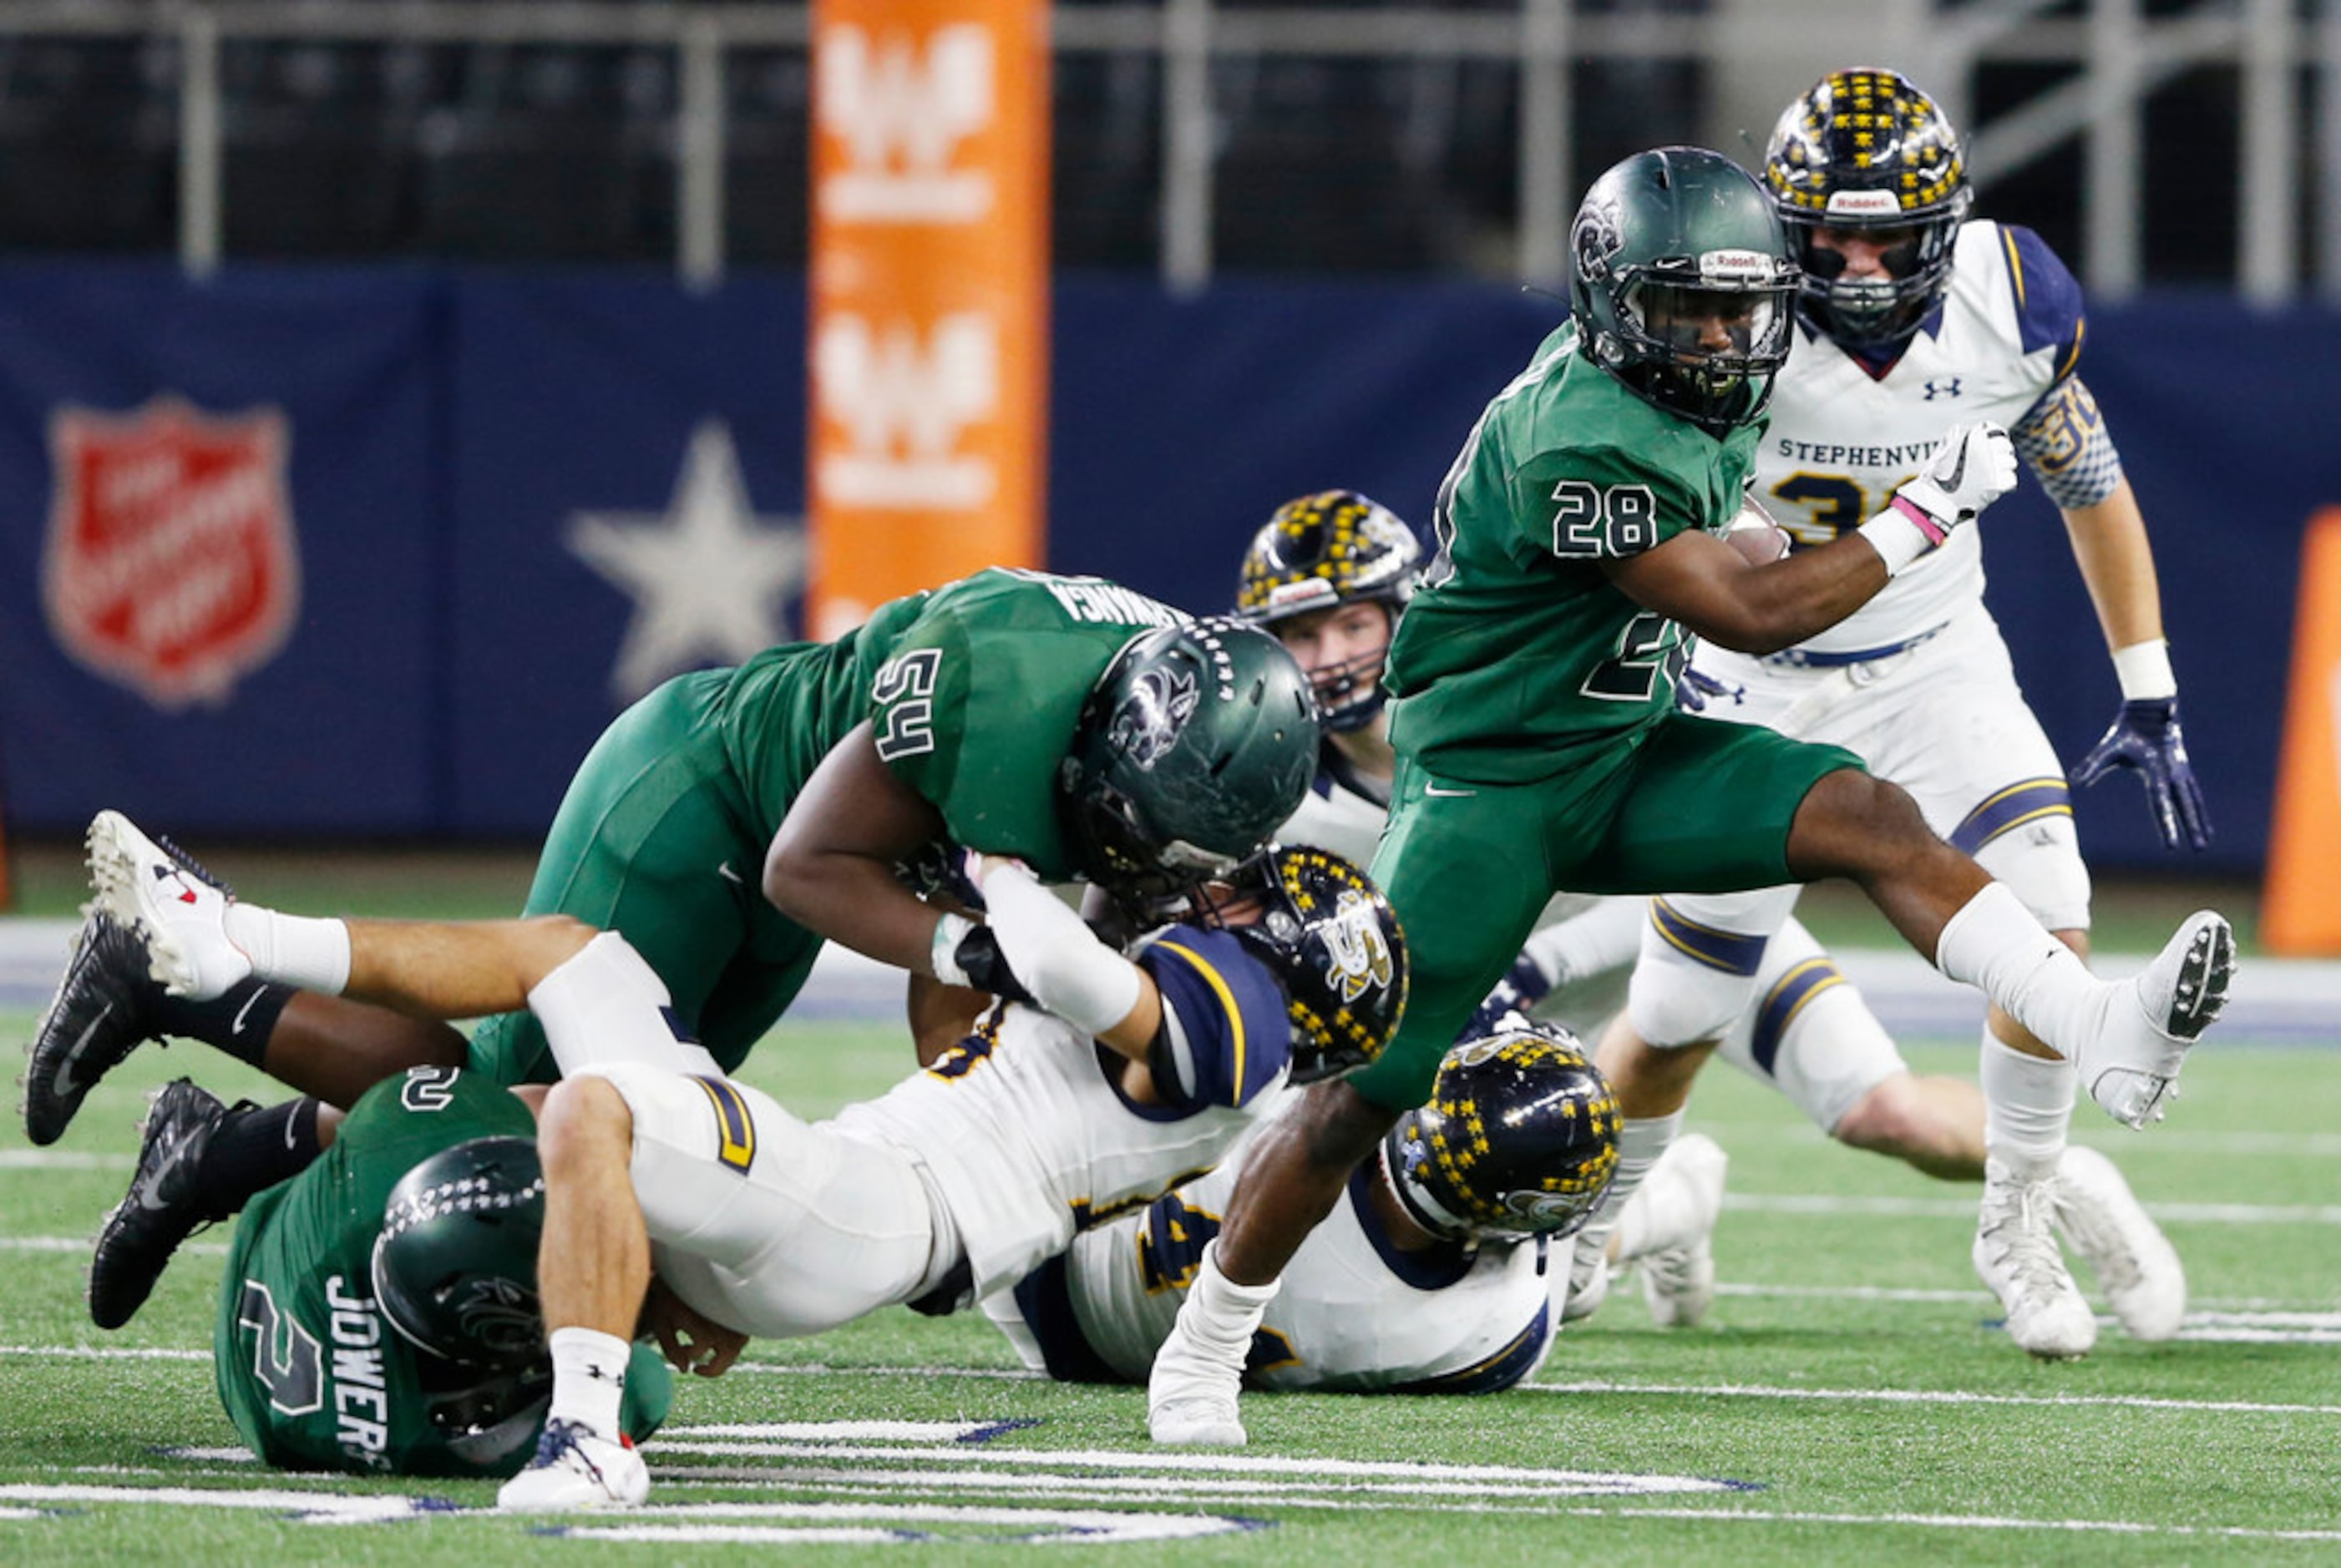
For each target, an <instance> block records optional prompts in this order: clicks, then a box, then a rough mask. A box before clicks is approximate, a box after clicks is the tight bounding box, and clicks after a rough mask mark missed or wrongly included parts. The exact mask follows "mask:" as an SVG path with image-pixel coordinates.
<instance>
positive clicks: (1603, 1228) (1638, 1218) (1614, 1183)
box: [1584, 1111, 1683, 1262]
mask: <svg viewBox="0 0 2341 1568" xmlns="http://www.w3.org/2000/svg"><path fill="white" fill-rule="evenodd" d="M1682 1124H1683V1114H1682V1112H1680V1111H1677V1112H1675V1113H1674V1114H1673V1115H1672V1116H1647V1117H1644V1118H1642V1119H1641V1120H1639V1121H1637V1120H1634V1119H1632V1118H1630V1117H1629V1118H1628V1119H1626V1120H1624V1121H1621V1122H1619V1124H1618V1174H1617V1175H1616V1176H1613V1177H1611V1178H1610V1182H1609V1196H1606V1197H1604V1198H1603V1199H1602V1200H1601V1209H1600V1212H1599V1213H1598V1214H1596V1215H1595V1216H1593V1220H1592V1223H1591V1224H1589V1225H1588V1226H1586V1227H1585V1231H1584V1235H1585V1236H1588V1237H1589V1238H1590V1239H1591V1240H1592V1242H1593V1243H1594V1245H1597V1246H1598V1245H1602V1244H1604V1243H1605V1242H1607V1240H1608V1239H1609V1235H1610V1233H1611V1232H1612V1231H1615V1232H1616V1233H1617V1238H1618V1245H1617V1249H1616V1255H1617V1257H1618V1258H1619V1260H1620V1261H1621V1262H1622V1261H1623V1260H1625V1259H1627V1258H1629V1257H1639V1256H1640V1255H1642V1252H1643V1250H1644V1234H1643V1233H1644V1231H1645V1230H1646V1228H1647V1224H1648V1216H1647V1215H1646V1212H1645V1210H1646V1207H1647V1206H1645V1205H1640V1204H1636V1203H1633V1202H1632V1201H1631V1199H1632V1198H1633V1196H1634V1193H1635V1191H1636V1189H1638V1188H1639V1187H1640V1186H1641V1185H1642V1178H1643V1177H1644V1176H1649V1174H1650V1167H1651V1166H1655V1165H1657V1164H1658V1163H1659V1156H1661V1155H1663V1154H1665V1153H1666V1152H1667V1147H1668V1146H1669V1145H1670V1144H1672V1143H1673V1142H1674V1141H1675V1135H1676V1134H1678V1133H1679V1132H1681V1131H1682Z"/></svg>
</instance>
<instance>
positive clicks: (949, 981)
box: [927, 915, 975, 986]
mask: <svg viewBox="0 0 2341 1568" xmlns="http://www.w3.org/2000/svg"><path fill="white" fill-rule="evenodd" d="M974 929H975V922H974V921H973V920H971V919H969V918H967V917H966V916H965V915H945V916H944V917H943V918H941V919H939V920H937V921H936V922H935V936H934V940H933V941H932V942H931V943H930V944H929V945H928V948H927V968H929V969H930V970H931V971H932V972H933V974H934V977H935V978H936V979H938V980H941V982H942V983H943V984H944V985H946V986H965V985H971V984H972V983H973V982H971V980H969V979H968V978H967V971H966V970H965V969H962V968H960V967H959V945H960V943H961V941H962V940H964V939H965V938H966V936H967V934H968V933H969V932H970V931H972V930H974Z"/></svg>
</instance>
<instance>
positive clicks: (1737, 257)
mask: <svg viewBox="0 0 2341 1568" xmlns="http://www.w3.org/2000/svg"><path fill="white" fill-rule="evenodd" d="M1779 264H1780V261H1779V258H1778V256H1774V255H1769V254H1767V253H1765V252H1762V251H1708V252H1705V253H1702V254H1701V255H1700V256H1699V258H1698V275H1699V276H1700V277H1701V278H1703V279H1707V280H1708V281H1710V282H1717V283H1764V282H1767V281H1768V280H1769V279H1770V278H1771V276H1772V274H1773V273H1774V272H1776V271H1778V268H1779Z"/></svg>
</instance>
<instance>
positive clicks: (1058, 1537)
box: [557, 1503, 1262, 1545]
mask: <svg viewBox="0 0 2341 1568" xmlns="http://www.w3.org/2000/svg"><path fill="white" fill-rule="evenodd" d="M625 1518H626V1521H627V1522H626V1523H623V1524H602V1523H593V1524H583V1525H571V1526H568V1527H566V1528H562V1529H559V1530H558V1531H557V1533H559V1534H560V1535H562V1536H563V1537H565V1538H567V1539H570V1540H573V1541H636V1542H652V1543H658V1542H673V1543H683V1542H735V1543H748V1544H757V1543H772V1544H795V1543H812V1542H837V1541H844V1542H862V1543H872V1544H882V1543H894V1542H903V1543H914V1542H932V1541H935V1540H937V1539H938V1536H937V1535H936V1534H935V1533H933V1532H932V1531H931V1530H913V1529H908V1528H905V1526H909V1525H913V1524H919V1523H925V1524H930V1525H944V1526H956V1527H957V1531H958V1533H953V1534H951V1535H948V1536H943V1537H941V1539H944V1540H960V1541H967V1542H975V1541H981V1540H985V1539H991V1540H1000V1541H1003V1542H1007V1541H1012V1542H1013V1543H1015V1544H1018V1545H1024V1544H1039V1543H1057V1542H1071V1541H1079V1542H1083V1543H1096V1544H1101V1545H1102V1544H1114V1543H1128V1542H1135V1541H1193V1540H1200V1539H1201V1538H1203V1537H1205V1536H1210V1535H1229V1534H1237V1533H1242V1532H1245V1531H1249V1530H1257V1529H1260V1528H1261V1527H1262V1522H1261V1521H1257V1520H1249V1519H1233V1518H1228V1517H1225V1516H1222V1515H1215V1514H1209V1513H1201V1514H1198V1513H1141V1512H1136V1511H1124V1510H1121V1509H1103V1508H984V1507H974V1506H967V1505H962V1504H958V1503H688V1504H682V1505H679V1506H677V1505H662V1504H658V1503H652V1504H651V1505H649V1506H647V1507H643V1508H636V1509H631V1510H629V1511H628V1512H627V1513H626V1515H625ZM757 1519H771V1520H803V1521H806V1522H807V1523H811V1524H814V1525H816V1526H819V1527H817V1528H813V1529H787V1528H780V1527H777V1526H773V1525H757V1524H751V1523H736V1522H737V1521H743V1520H757ZM638 1520H639V1521H643V1523H636V1521H638ZM670 1521H671V1523H670ZM854 1522H869V1523H867V1524H865V1525H864V1527H862V1528H860V1529H854V1528H850V1527H848V1528H840V1526H850V1525H851V1524H852V1523H854ZM872 1525H874V1526H876V1527H874V1528H873V1527H871V1526H872ZM888 1526H891V1528H889V1527H888ZM971 1526H972V1527H981V1526H991V1527H993V1529H994V1530H1007V1531H1012V1532H1014V1535H1013V1536H1012V1537H1002V1536H1000V1535H997V1534H991V1533H987V1534H984V1535H968V1534H966V1533H964V1532H965V1531H967V1530H968V1529H969V1528H970V1527H971Z"/></svg>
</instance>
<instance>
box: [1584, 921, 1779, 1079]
mask: <svg viewBox="0 0 2341 1568" xmlns="http://www.w3.org/2000/svg"><path fill="white" fill-rule="evenodd" d="M1796 896H1797V889H1795V888H1768V889H1766V890H1765V891H1764V892H1763V893H1761V894H1738V895H1734V896H1733V898H1732V900H1731V902H1732V904H1733V905H1734V906H1735V907H1734V908H1732V909H1731V910H1730V911H1729V912H1728V918H1731V919H1732V920H1733V922H1734V923H1733V924H1732V925H1729V926H1725V925H1719V924H1716V923H1713V922H1711V921H1710V920H1708V919H1705V918H1699V917H1700V916H1701V915H1704V914H1706V913H1707V912H1708V909H1709V908H1712V907H1713V906H1714V904H1715V903H1716V902H1717V901H1710V900H1701V901H1700V902H1699V903H1698V905H1696V906H1693V908H1695V909H1696V910H1697V913H1686V912H1685V908H1684V905H1686V904H1689V900H1680V901H1678V900H1675V899H1670V898H1657V899H1653V900H1651V903H1650V918H1649V924H1648V925H1646V926H1645V927H1643V928H1642V950H1641V955H1640V957H1639V959H1638V960H1637V961H1636V962H1635V965H1634V978H1633V981H1632V983H1631V984H1630V985H1629V987H1627V993H1626V1016H1627V1018H1628V1019H1629V1021H1630V1022H1631V1023H1632V1024H1633V1026H1634V1032H1635V1033H1636V1034H1638V1035H1639V1036H1641V1037H1642V1039H1643V1041H1644V1042H1645V1043H1646V1044H1649V1045H1651V1046H1655V1047H1659V1048H1661V1049H1666V1048H1670V1047H1678V1046H1688V1045H1691V1044H1694V1043H1696V1042H1698V1041H1700V1040H1711V1039H1718V1038H1720V1037H1722V1036H1723V1035H1724V1033H1725V1032H1726V1031H1727V1030H1728V1029H1729V1028H1730V1027H1731V1025H1732V1023H1733V1021H1734V1020H1736V1019H1737V1018H1738V1017H1739V1015H1740V1014H1741V1013H1743V1012H1745V1011H1746V1010H1747V1009H1748V1003H1749V1002H1750V1001H1752V1000H1753V999H1754V997H1755V995H1756V984H1757V981H1756V976H1757V971H1758V969H1759V968H1761V967H1762V965H1763V961H1764V950H1765V948H1766V946H1767V943H1768V939H1769V937H1770V934H1771V932H1772V931H1773V930H1774V928H1777V927H1778V924H1779V923H1780V921H1781V920H1783V919H1785V918H1787V917H1788V909H1789V908H1790V907H1792V906H1793V905H1794V903H1795V901H1796ZM1776 909H1777V913H1775V912H1774V911H1775V910H1776ZM1768 917H1769V918H1768Z"/></svg>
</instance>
